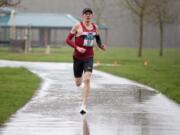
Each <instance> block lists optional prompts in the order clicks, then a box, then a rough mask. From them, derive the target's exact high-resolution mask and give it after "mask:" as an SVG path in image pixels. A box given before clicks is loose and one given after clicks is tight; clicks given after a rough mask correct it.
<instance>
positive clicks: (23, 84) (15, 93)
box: [0, 67, 40, 125]
mask: <svg viewBox="0 0 180 135" xmlns="http://www.w3.org/2000/svg"><path fill="white" fill-rule="evenodd" d="M39 84H40V78H39V77H37V76H36V75H34V74H33V73H31V72H30V71H28V70H27V69H25V68H23V67H22V68H7V67H5V68H0V125H1V124H2V123H4V122H5V121H6V120H7V118H9V116H11V115H12V114H13V113H14V112H16V111H17V110H18V109H19V108H20V107H22V106H23V105H25V103H26V102H27V101H29V100H30V99H31V98H32V95H33V94H34V92H35V90H37V88H38V87H39Z"/></svg>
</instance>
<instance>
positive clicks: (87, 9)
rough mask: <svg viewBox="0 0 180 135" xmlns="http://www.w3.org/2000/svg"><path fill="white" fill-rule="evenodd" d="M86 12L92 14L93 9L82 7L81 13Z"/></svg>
mask: <svg viewBox="0 0 180 135" xmlns="http://www.w3.org/2000/svg"><path fill="white" fill-rule="evenodd" d="M87 12H89V13H91V14H93V11H92V9H91V8H84V9H83V11H82V14H86V13H87Z"/></svg>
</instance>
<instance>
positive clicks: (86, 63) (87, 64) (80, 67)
mask: <svg viewBox="0 0 180 135" xmlns="http://www.w3.org/2000/svg"><path fill="white" fill-rule="evenodd" d="M73 60H74V61H73V70H74V77H81V76H82V73H83V71H84V72H87V71H89V72H92V70H93V57H91V58H88V59H85V60H79V59H77V58H74V59H73Z"/></svg>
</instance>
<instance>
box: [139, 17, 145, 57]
mask: <svg viewBox="0 0 180 135" xmlns="http://www.w3.org/2000/svg"><path fill="white" fill-rule="evenodd" d="M143 19H144V18H143V15H141V16H140V24H139V31H140V35H139V52H138V57H141V56H142V48H143Z"/></svg>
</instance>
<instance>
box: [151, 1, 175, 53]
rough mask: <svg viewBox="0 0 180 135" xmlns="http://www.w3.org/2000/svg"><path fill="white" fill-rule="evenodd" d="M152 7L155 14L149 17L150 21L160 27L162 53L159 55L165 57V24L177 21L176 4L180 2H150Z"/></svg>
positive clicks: (152, 13)
mask: <svg viewBox="0 0 180 135" xmlns="http://www.w3.org/2000/svg"><path fill="white" fill-rule="evenodd" d="M150 1H151V4H150V7H149V8H151V10H152V11H153V12H151V14H150V15H149V16H148V20H150V21H151V22H153V23H155V24H158V25H159V32H160V51H159V55H160V56H163V44H164V28H165V24H169V23H173V22H174V21H175V19H176V15H175V14H176V13H175V12H176V10H174V9H173V8H175V7H176V6H175V5H174V4H176V3H177V2H178V0H173V1H172V0H150Z"/></svg>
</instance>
